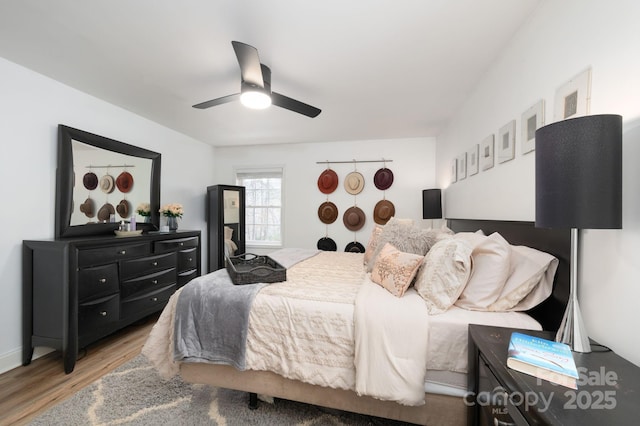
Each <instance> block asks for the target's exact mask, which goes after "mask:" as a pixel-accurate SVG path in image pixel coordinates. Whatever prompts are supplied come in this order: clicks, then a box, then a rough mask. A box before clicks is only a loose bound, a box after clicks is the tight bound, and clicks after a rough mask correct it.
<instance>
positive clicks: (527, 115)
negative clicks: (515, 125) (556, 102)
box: [520, 99, 544, 154]
mask: <svg viewBox="0 0 640 426" xmlns="http://www.w3.org/2000/svg"><path fill="white" fill-rule="evenodd" d="M520 123H521V124H520V126H521V127H522V132H521V136H522V137H521V139H520V140H521V141H522V144H521V145H522V154H526V153H528V152H531V151H533V150H534V149H536V130H537V129H539V128H540V127H542V126H543V125H544V99H540V100H539V101H538V102H536V103H535V104H534V105H532V106H531V107H529V109H527V110H526V111H525V112H523V113H522V121H520Z"/></svg>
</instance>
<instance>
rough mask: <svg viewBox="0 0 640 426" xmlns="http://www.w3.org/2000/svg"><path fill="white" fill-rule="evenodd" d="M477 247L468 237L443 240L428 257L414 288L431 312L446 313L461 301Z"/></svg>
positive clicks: (433, 313)
mask: <svg viewBox="0 0 640 426" xmlns="http://www.w3.org/2000/svg"><path fill="white" fill-rule="evenodd" d="M472 251H473V248H472V247H471V244H469V243H468V242H467V241H465V240H464V239H458V238H447V239H442V240H440V241H438V242H437V243H435V244H434V246H433V247H431V250H429V252H428V253H427V255H426V256H425V257H424V261H423V262H422V266H421V267H420V271H419V272H418V275H417V276H416V281H415V284H414V287H415V289H416V291H417V292H418V294H420V296H422V298H423V299H424V300H425V304H426V305H427V309H428V311H429V314H431V315H436V314H441V313H443V312H445V311H446V310H447V309H449V308H450V307H451V305H453V304H454V303H455V301H456V300H458V297H459V296H460V293H462V290H463V289H464V287H465V286H466V285H467V281H468V280H469V276H470V275H471V264H472V263H471V262H472V260H471V252H472Z"/></svg>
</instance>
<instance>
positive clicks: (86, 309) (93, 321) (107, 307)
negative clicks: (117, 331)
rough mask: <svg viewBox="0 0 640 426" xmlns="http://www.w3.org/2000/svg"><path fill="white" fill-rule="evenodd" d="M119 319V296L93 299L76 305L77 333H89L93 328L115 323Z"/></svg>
mask: <svg viewBox="0 0 640 426" xmlns="http://www.w3.org/2000/svg"><path fill="white" fill-rule="evenodd" d="M119 319H120V296H119V295H117V294H114V295H112V296H107V297H103V298H101V299H95V300H92V301H90V302H86V303H81V304H80V305H79V306H78V334H79V335H83V334H87V333H91V332H93V331H94V329H96V328H98V327H102V326H104V325H108V324H110V323H116V322H118V320H119Z"/></svg>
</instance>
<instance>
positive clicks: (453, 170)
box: [451, 158, 458, 183]
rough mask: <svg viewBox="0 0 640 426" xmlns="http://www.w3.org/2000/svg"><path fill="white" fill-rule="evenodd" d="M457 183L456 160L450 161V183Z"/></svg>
mask: <svg viewBox="0 0 640 426" xmlns="http://www.w3.org/2000/svg"><path fill="white" fill-rule="evenodd" d="M457 181H458V159H457V158H454V159H453V160H451V183H455V182H457Z"/></svg>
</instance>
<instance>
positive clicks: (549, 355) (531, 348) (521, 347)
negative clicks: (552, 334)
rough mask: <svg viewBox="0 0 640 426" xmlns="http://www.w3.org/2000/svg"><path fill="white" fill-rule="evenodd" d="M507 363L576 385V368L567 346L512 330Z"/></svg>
mask: <svg viewBox="0 0 640 426" xmlns="http://www.w3.org/2000/svg"><path fill="white" fill-rule="evenodd" d="M507 366H508V367H510V368H513V369H514V370H518V371H521V372H523V373H526V374H530V375H532V376H535V377H540V378H542V379H545V380H548V381H550V382H553V383H558V384H561V385H564V386H567V387H570V388H573V389H576V388H577V380H578V371H577V369H576V364H575V361H574V360H573V354H572V353H571V348H570V347H569V345H566V344H564V343H560V342H554V341H551V340H547V339H542V338H540V337H535V336H529V335H527V334H522V333H512V334H511V340H510V342H509V353H508V358H507Z"/></svg>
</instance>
